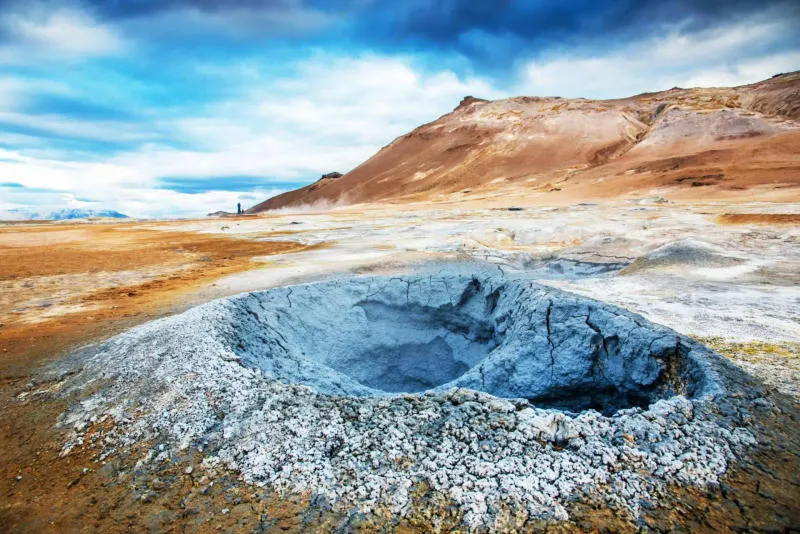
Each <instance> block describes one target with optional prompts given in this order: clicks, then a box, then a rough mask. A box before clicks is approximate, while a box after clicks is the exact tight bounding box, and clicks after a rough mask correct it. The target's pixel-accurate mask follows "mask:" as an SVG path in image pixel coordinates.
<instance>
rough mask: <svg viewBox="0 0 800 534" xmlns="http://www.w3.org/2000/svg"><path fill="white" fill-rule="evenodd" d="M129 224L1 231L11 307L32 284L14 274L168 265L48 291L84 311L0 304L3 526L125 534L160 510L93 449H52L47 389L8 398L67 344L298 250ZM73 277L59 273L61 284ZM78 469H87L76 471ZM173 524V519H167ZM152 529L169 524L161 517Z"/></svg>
mask: <svg viewBox="0 0 800 534" xmlns="http://www.w3.org/2000/svg"><path fill="white" fill-rule="evenodd" d="M136 226H137V225H136V223H119V224H108V225H106V224H103V225H99V224H75V225H50V224H44V225H41V224H39V225H19V224H15V225H9V226H5V227H0V299H2V298H5V299H6V300H10V301H12V302H14V301H15V300H14V299H15V298H17V297H18V295H13V294H12V295H9V294H8V293H13V292H19V291H26V292H30V291H34V290H33V289H18V288H17V286H14V285H13V284H15V283H17V282H19V281H20V280H31V281H33V282H34V283H35V282H36V281H37V280H39V278H38V277H54V276H55V277H57V276H59V275H71V274H77V273H86V272H94V273H100V275H103V274H104V273H108V274H109V275H113V274H114V273H115V272H119V271H128V272H130V271H143V272H147V271H153V270H155V272H158V270H159V269H161V270H162V271H164V268H165V267H166V268H169V269H167V270H166V271H165V272H166V273H167V274H163V275H157V276H156V277H155V278H151V279H144V281H142V282H141V283H134V284H131V285H127V286H113V287H107V288H104V289H100V290H92V288H91V287H85V288H74V287H57V288H56V289H57V290H74V292H75V297H74V299H73V300H74V301H75V302H77V303H79V304H86V303H89V304H91V305H92V308H91V309H89V310H86V311H78V312H77V313H69V314H65V315H60V316H55V317H51V318H44V320H42V321H41V322H25V321H22V320H19V319H18V318H16V317H15V316H14V315H13V314H12V313H10V310H8V309H3V310H0V410H1V411H2V413H3V417H2V418H0V451H2V456H3V460H2V462H0V495H1V496H2V498H0V531H2V532H65V531H66V532H79V531H80V532H131V531H137V530H140V529H141V528H143V525H144V524H147V523H148V520H146V519H144V517H149V516H155V515H156V514H157V512H158V511H159V510H161V509H162V508H160V504H159V503H157V502H155V503H142V505H141V507H139V503H138V502H135V499H134V495H135V492H134V491H132V490H131V488H130V486H129V485H128V484H122V483H118V482H117V481H116V479H115V478H109V476H104V475H101V474H100V473H99V472H98V471H99V469H100V467H102V466H101V465H100V464H97V463H95V462H94V461H93V459H92V456H93V452H92V451H91V450H82V451H76V452H75V453H74V454H71V455H69V456H68V457H66V458H60V457H59V456H58V454H57V451H58V450H59V448H60V439H61V438H60V435H59V433H58V432H55V431H54V425H55V423H56V420H57V418H58V416H59V415H60V414H61V413H62V412H63V410H64V408H65V401H64V400H54V399H53V398H52V397H50V396H48V395H42V396H33V397H31V398H28V399H25V400H24V401H23V400H21V399H20V398H19V397H18V395H19V393H20V392H22V391H24V390H28V389H30V387H31V386H30V384H29V380H30V379H31V376H32V375H33V374H34V372H35V370H36V368H37V367H39V366H40V365H41V364H43V363H45V362H47V361H50V360H52V359H55V358H57V357H58V356H60V355H62V354H64V353H66V352H67V351H69V350H71V349H74V348H75V347H77V346H80V345H82V344H85V343H87V342H91V341H94V340H99V339H103V338H107V337H109V336H111V335H113V334H116V333H118V332H120V331H122V330H125V329H127V328H130V327H131V326H134V325H136V324H140V323H142V322H144V321H147V320H150V319H152V318H155V317H158V316H162V315H166V314H168V313H171V312H175V311H178V310H180V309H182V308H184V307H186V306H188V305H191V304H193V303H194V302H192V301H191V300H190V298H191V292H192V290H194V289H196V288H198V287H200V286H202V285H207V284H210V283H211V282H213V281H214V280H215V279H218V278H220V277H222V276H225V275H228V274H232V273H235V272H240V271H244V270H247V269H250V268H253V267H254V266H258V263H256V262H253V261H251V259H252V258H253V257H257V256H266V255H270V254H280V253H285V252H292V251H297V250H301V249H306V248H308V247H306V246H305V245H301V244H299V243H294V242H259V241H251V240H247V239H235V238H228V237H220V236H214V235H202V234H195V233H188V232H177V231H155V230H144V229H141V228H137V227H136ZM163 226H168V224H165V225H163ZM72 280H73V279H71V278H69V277H67V278H65V282H64V284H68V283H70V282H71V281H72ZM91 280H96V278H94V279H91ZM91 280H90V281H89V282H86V283H91ZM9 288H11V289H9ZM3 292H5V293H6V295H3V294H2V293H3ZM18 300H19V299H18V298H17V301H18ZM84 467H88V468H90V471H89V472H88V473H83V468H84ZM17 477H22V478H21V479H19V480H18V478H17ZM187 480H189V488H191V487H192V484H191V480H190V479H189V478H188V477H187ZM181 487H182V486H180V485H178V486H175V488H176V489H180V488H181ZM184 489H185V488H184ZM181 491H182V490H181ZM187 491H188V490H187ZM215 498H217V499H218V498H219V496H217V497H215ZM283 505H284V506H287V505H288V504H287V503H283ZM154 509H155V510H156V511H153V510H154ZM248 510H249V507H248ZM236 515H237V514H231V515H229V516H226V517H225V518H224V519H225V521H224V522H223V523H224V524H226V525H227V527H228V528H232V527H234V525H235V518H236ZM238 515H239V516H241V513H240V514H238ZM288 515H289V516H292V517H294V516H295V515H296V514H294V513H289V514H288ZM175 519H176V517H174V516H171V521H170V522H174V521H175ZM219 524H220V523H218V522H216V523H213V524H209V525H203V526H202V527H200V530H204V529H208V530H213V529H214V527H217V526H219ZM153 525H154V526H153V528H155V529H156V530H161V528H160V527H158V526H156V524H155V523H153ZM162 527H163V528H167V529H169V528H170V527H169V525H167V524H164V525H162ZM195 530H197V529H195Z"/></svg>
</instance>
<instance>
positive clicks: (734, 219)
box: [717, 213, 800, 225]
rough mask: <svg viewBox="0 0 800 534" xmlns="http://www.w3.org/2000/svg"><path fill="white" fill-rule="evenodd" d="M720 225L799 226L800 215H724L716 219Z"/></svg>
mask: <svg viewBox="0 0 800 534" xmlns="http://www.w3.org/2000/svg"><path fill="white" fill-rule="evenodd" d="M717 222H718V223H721V224H772V225H784V224H786V225H796V224H800V214H796V213H725V214H723V215H720V216H719V217H717Z"/></svg>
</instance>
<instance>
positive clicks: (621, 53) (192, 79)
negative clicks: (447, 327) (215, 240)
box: [0, 0, 800, 217]
mask: <svg viewBox="0 0 800 534" xmlns="http://www.w3.org/2000/svg"><path fill="white" fill-rule="evenodd" d="M798 28H800V3H798V2H796V1H788V2H787V1H770V0H759V1H755V0H729V1H709V0H640V1H634V0H626V1H620V2H598V1H596V0H560V1H534V0H529V1H524V0H491V1H484V0H472V1H468V0H460V1H459V0H402V1H400V0H397V1H395V0H391V1H388V0H387V1H380V0H260V1H259V0H238V1H234V0H51V1H46V0H45V1H38V0H24V1H20V0H12V1H7V0H0V215H2V214H3V213H4V212H5V213H8V210H22V211H26V210H28V211H36V212H47V211H50V210H55V209H61V208H90V209H114V210H118V211H121V212H123V213H126V214H129V215H132V216H136V217H189V216H200V215H204V214H205V213H207V212H212V211H216V210H228V211H232V210H235V209H236V203H239V202H240V203H242V205H243V206H244V207H248V206H251V205H253V204H256V203H258V202H260V201H262V200H264V199H266V198H268V197H270V196H272V195H274V194H277V193H280V192H282V191H286V190H289V189H294V188H296V187H300V186H302V185H305V184H308V183H310V182H313V181H314V180H316V179H317V178H319V176H320V175H321V174H324V173H328V172H332V171H338V172H346V171H348V170H350V169H352V168H354V167H355V166H357V165H358V164H359V163H361V162H362V161H364V160H365V159H367V158H369V157H370V156H371V155H372V154H374V153H375V152H376V151H377V150H378V149H380V147H382V146H384V145H386V144H388V143H389V142H391V141H392V140H393V139H394V138H395V137H397V136H399V135H402V134H404V133H406V132H408V131H410V130H411V129H413V128H415V127H416V126H418V125H420V124H423V123H425V122H429V121H431V120H434V119H436V118H437V117H439V116H441V115H443V114H445V113H447V112H449V111H451V110H452V109H453V108H454V107H456V106H457V105H458V102H459V101H460V100H461V98H463V97H464V96H466V95H474V96H477V97H482V98H489V99H496V98H504V97H509V96H520V95H530V96H563V97H589V98H615V97H624V96H630V95H633V94H637V93H641V92H645V91H657V90H663V89H669V88H670V87H673V86H679V87H695V86H717V85H725V86H728V85H739V84H745V83H751V82H755V81H758V80H761V79H764V78H768V77H770V76H772V75H773V74H777V73H780V72H789V71H793V70H797V69H800V31H797V30H798Z"/></svg>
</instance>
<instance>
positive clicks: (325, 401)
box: [59, 274, 772, 530]
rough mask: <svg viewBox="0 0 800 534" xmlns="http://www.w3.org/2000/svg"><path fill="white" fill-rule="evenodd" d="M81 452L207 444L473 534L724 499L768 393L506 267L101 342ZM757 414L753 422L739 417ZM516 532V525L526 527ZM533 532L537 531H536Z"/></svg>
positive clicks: (85, 406) (686, 348)
mask: <svg viewBox="0 0 800 534" xmlns="http://www.w3.org/2000/svg"><path fill="white" fill-rule="evenodd" d="M70 365H71V366H72V368H70V369H66V368H62V369H60V370H59V372H61V373H64V374H65V376H69V378H67V384H68V386H67V387H66V389H67V390H70V391H73V392H74V391H77V390H80V389H85V390H86V394H85V397H86V398H85V400H84V401H83V402H82V403H80V404H79V405H77V406H75V407H74V408H73V409H71V410H70V411H69V412H67V413H66V414H65V416H64V417H63V419H62V422H61V424H62V425H64V426H67V427H70V428H72V429H73V433H72V438H71V440H70V442H69V443H68V444H67V445H66V446H65V449H64V451H63V452H64V453H68V452H69V450H70V449H71V448H72V447H73V446H75V445H76V444H80V443H85V442H86V440H88V439H89V434H88V429H89V428H93V427H94V426H96V425H95V423H98V422H106V424H108V425H109V426H110V427H111V428H113V430H111V431H109V432H107V433H106V434H105V436H104V437H103V439H102V441H99V442H98V443H97V444H96V447H98V448H99V449H100V450H111V449H113V448H114V447H119V446H121V445H126V444H132V443H149V444H151V446H152V448H151V449H149V451H146V452H145V453H142V456H143V458H142V460H141V461H142V462H143V463H144V464H147V463H148V462H151V463H152V462H159V461H164V458H165V457H166V456H165V455H170V454H181V451H184V452H185V451H198V452H200V453H202V455H203V465H204V466H205V467H207V468H209V467H210V468H217V469H229V470H232V472H235V473H237V474H238V475H237V476H241V477H242V478H243V479H244V480H245V481H246V482H247V483H252V484H254V485H255V486H256V487H261V488H269V489H270V490H271V491H273V490H274V491H277V492H280V493H281V494H284V495H285V494H305V495H309V494H310V495H311V496H312V497H311V498H312V500H313V502H315V503H316V506H324V507H328V508H329V509H331V510H338V511H340V512H342V513H343V514H350V516H352V517H355V516H356V515H358V514H367V513H380V511H381V510H384V511H386V512H387V513H391V514H396V515H397V516H398V517H408V516H410V515H413V514H415V513H418V512H419V510H420V506H421V505H420V500H425V499H427V502H428V504H430V503H431V502H433V500H435V499H439V500H438V501H437V502H442V503H447V504H446V506H447V507H448V510H450V512H448V513H451V514H453V515H455V516H456V517H457V518H458V520H459V521H461V522H462V524H464V525H466V527H467V528H470V529H473V530H485V529H494V528H501V527H502V526H503V525H508V524H513V522H514V521H517V520H520V521H544V522H559V521H566V520H567V519H568V518H569V517H570V515H571V514H572V513H573V512H572V511H573V510H574V509H575V507H576V506H578V504H581V503H582V504H581V505H582V506H585V505H586V503H594V504H595V505H596V506H602V507H604V508H605V509H609V510H612V511H613V513H615V514H621V515H623V516H626V517H632V518H634V520H635V518H636V517H638V516H639V515H640V514H641V513H642V511H643V510H644V509H646V508H648V507H649V508H652V507H653V506H654V503H657V502H658V501H659V499H661V498H662V496H663V495H665V492H666V491H667V489H668V488H674V487H676V486H677V487H684V488H685V487H688V488H695V489H698V490H702V489H703V488H709V487H714V486H715V485H716V484H718V483H719V481H720V479H721V477H722V476H723V475H724V474H725V472H726V470H727V469H728V466H729V464H730V463H731V461H732V460H733V459H734V458H736V457H738V456H739V455H741V454H743V453H745V452H746V451H747V450H748V449H749V448H750V447H752V446H753V445H754V444H755V443H756V441H757V439H756V435H755V434H754V432H755V431H756V430H755V429H754V427H752V425H750V426H747V425H745V424H744V423H743V421H744V420H745V419H747V418H748V417H751V416H752V413H753V412H758V410H765V411H769V410H770V409H772V408H771V406H772V405H771V402H770V401H769V400H767V399H765V398H762V397H761V396H760V395H761V393H760V392H761V387H760V386H759V385H758V384H757V383H756V382H755V381H754V380H753V379H750V378H749V377H748V376H747V375H745V374H744V373H743V372H742V371H739V370H738V369H737V368H735V367H733V366H731V365H729V364H728V363H726V361H724V360H723V358H721V357H720V356H718V355H717V354H715V353H714V352H712V351H711V350H709V349H707V348H705V347H704V346H702V345H700V344H698V343H697V342H695V341H693V340H691V339H688V338H686V337H683V336H681V335H679V334H677V333H676V332H674V331H672V330H670V329H667V328H665V327H662V326H659V325H656V324H652V323H650V322H648V321H647V320H645V319H644V318H642V317H641V316H638V315H635V314H632V313H629V312H627V311H625V310H622V309H620V308H617V307H613V306H609V305H606V304H603V303H601V302H598V301H595V300H590V299H586V298H582V297H578V296H575V295H572V294H569V293H566V292H563V291H560V290H555V289H552V288H548V287H545V286H542V285H539V284H537V283H535V282H533V281H530V280H526V279H524V278H513V277H510V276H498V275H481V276H477V275H458V274H451V275H447V274H435V275H430V276H427V275H426V276H396V277H349V278H340V279H335V280H332V281H326V282H318V283H311V284H306V285H298V286H292V287H282V288H278V289H273V290H268V291H261V292H254V293H246V294H241V295H237V296H234V297H231V298H227V299H222V300H217V301H214V302H211V303H208V304H205V305H203V306H199V307H197V308H193V309H190V310H188V311H187V312H185V313H183V314H180V315H177V316H173V317H168V318H166V319H161V320H157V321H154V322H151V323H148V324H146V325H143V326H141V327H137V328H135V329H133V330H131V331H129V332H126V333H124V334H121V335H118V336H117V337H115V338H112V339H111V340H110V341H108V342H105V343H103V344H102V345H98V346H95V347H90V348H89V349H87V350H85V351H84V352H82V353H81V354H79V355H77V356H76V357H74V358H73V359H72V360H71V363H70ZM745 405H746V406H747V407H748V408H747V409H744V408H742V406H745ZM515 518H517V519H515ZM519 518H522V519H519Z"/></svg>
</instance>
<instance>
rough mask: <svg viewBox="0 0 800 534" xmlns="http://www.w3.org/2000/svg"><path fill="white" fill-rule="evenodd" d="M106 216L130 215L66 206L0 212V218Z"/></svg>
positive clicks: (125, 216)
mask: <svg viewBox="0 0 800 534" xmlns="http://www.w3.org/2000/svg"><path fill="white" fill-rule="evenodd" d="M98 217H106V218H111V219H127V218H128V216H127V215H125V214H124V213H120V212H118V211H114V210H92V209H85V208H64V209H60V210H56V211H52V212H50V213H38V212H34V211H30V210H25V209H19V208H15V209H10V210H5V211H4V212H0V219H13V220H34V221H65V220H71V219H89V218H98Z"/></svg>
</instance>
